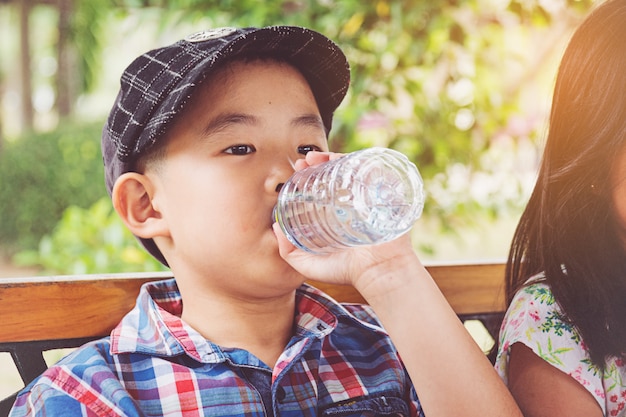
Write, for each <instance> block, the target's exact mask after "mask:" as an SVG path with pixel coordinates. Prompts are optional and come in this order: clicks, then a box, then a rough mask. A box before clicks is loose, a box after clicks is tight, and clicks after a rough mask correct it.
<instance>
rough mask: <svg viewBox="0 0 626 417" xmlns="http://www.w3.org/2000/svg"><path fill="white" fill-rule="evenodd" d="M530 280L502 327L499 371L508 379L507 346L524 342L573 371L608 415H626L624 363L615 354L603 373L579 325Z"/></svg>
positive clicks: (549, 293) (547, 289) (543, 286)
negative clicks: (567, 319) (565, 317)
mask: <svg viewBox="0 0 626 417" xmlns="http://www.w3.org/2000/svg"><path fill="white" fill-rule="evenodd" d="M540 278H542V276H537V277H536V278H535V279H533V280H531V282H532V283H530V284H529V285H528V286H526V287H524V288H523V289H521V290H520V291H518V293H517V294H516V295H515V297H514V298H513V301H512V302H511V305H510V306H509V309H508V311H507V312H506V315H505V317H504V321H503V323H502V328H501V329H500V348H499V350H498V356H497V357H496V363H495V367H496V371H497V372H498V373H499V374H500V376H501V377H502V379H503V380H504V382H505V383H507V382H508V369H507V367H508V362H509V348H510V347H511V345H513V344H514V343H517V342H520V343H523V344H524V345H526V346H527V347H528V348H530V349H531V350H532V351H533V352H534V353H535V354H536V355H537V356H539V357H540V358H542V359H543V360H545V361H546V362H548V363H550V364H551V365H553V366H555V367H556V368H558V369H560V370H561V371H563V372H565V373H566V374H568V375H570V376H571V377H572V378H574V379H575V380H576V381H578V382H579V383H580V384H581V385H582V386H584V387H585V388H586V389H587V391H589V392H590V393H591V394H592V395H593V397H594V398H595V399H596V401H597V402H598V404H599V405H600V407H601V408H602V412H603V413H604V415H605V416H623V417H626V385H625V383H626V364H625V363H624V361H623V360H622V359H617V358H611V359H609V360H608V361H607V362H606V369H605V371H604V373H602V371H600V370H599V369H598V368H597V367H596V366H594V365H593V363H592V362H591V360H590V359H589V355H588V354H587V348H586V346H585V342H584V341H583V340H582V339H581V337H580V335H579V334H578V332H577V331H576V329H575V328H574V327H573V326H572V325H570V324H568V323H566V322H564V321H563V320H561V318H560V317H561V309H560V307H559V306H558V304H557V303H556V302H555V300H554V296H553V295H552V291H550V287H549V286H548V285H547V284H545V283H542V282H538V281H537V279H540Z"/></svg>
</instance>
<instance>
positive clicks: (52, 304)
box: [0, 262, 505, 417]
mask: <svg viewBox="0 0 626 417" xmlns="http://www.w3.org/2000/svg"><path fill="white" fill-rule="evenodd" d="M428 270H429V271H430V273H431V275H432V276H433V278H434V279H435V281H436V282H437V284H438V285H439V287H440V288H441V290H442V292H443V293H444V295H445V296H446V298H447V299H448V302H449V303H450V304H451V306H452V307H453V308H454V310H455V311H456V313H457V314H458V315H459V318H460V319H461V320H463V321H467V320H478V321H480V322H481V323H483V325H484V326H485V328H486V329H487V330H488V331H489V333H490V334H491V336H492V337H493V338H494V339H495V337H496V335H497V332H498V327H499V325H500V321H501V320H502V316H503V310H504V306H505V304H504V284H503V283H504V263H502V262H485V263H471V264H469V263H463V264H461V263H459V264H450V263H446V264H437V265H434V264H433V265H429V266H428ZM168 277H171V273H169V272H164V273H154V272H152V273H132V274H108V275H104V274H100V275H80V276H48V277H43V276H42V277H28V278H5V279H0V318H1V320H2V323H1V325H0V352H9V353H10V354H11V356H12V358H13V361H14V363H15V366H16V368H17V370H18V372H19V374H20V376H21V378H22V380H23V382H24V384H28V383H29V382H30V381H32V380H33V379H34V378H36V377H37V376H38V375H39V374H41V373H42V372H43V371H44V370H45V369H46V368H47V365H46V362H45V360H44V357H43V352H45V351H47V350H53V349H60V348H74V347H77V346H80V345H82V344H83V343H85V342H87V341H89V340H93V339H96V338H99V337H102V336H105V335H108V334H109V333H110V331H111V329H112V328H113V327H114V326H115V325H116V324H117V323H118V322H119V320H120V319H121V317H122V316H123V315H124V314H125V313H127V312H128V311H129V310H130V309H131V308H132V307H133V306H134V305H135V298H136V296H137V294H138V292H139V287H140V286H141V285H142V284H143V283H145V282H147V281H153V280H157V279H164V278H168ZM312 284H313V285H315V286H317V287H318V288H320V289H322V290H324V291H326V292H327V293H328V294H330V295H331V296H332V297H334V298H335V299H337V300H338V301H341V302H356V303H363V302H364V300H363V298H362V297H361V295H360V294H359V293H358V292H357V291H356V290H355V289H354V288H352V287H347V286H333V285H327V284H322V283H312ZM86 300H90V301H89V303H87V302H86ZM15 395H16V394H14V395H11V396H9V397H7V398H5V399H4V400H2V401H1V402H0V417H4V416H6V415H8V412H9V409H10V408H11V405H12V404H13V401H14V399H15Z"/></svg>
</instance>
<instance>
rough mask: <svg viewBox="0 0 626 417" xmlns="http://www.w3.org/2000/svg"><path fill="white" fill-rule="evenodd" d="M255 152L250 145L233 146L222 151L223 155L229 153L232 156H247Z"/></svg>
mask: <svg viewBox="0 0 626 417" xmlns="http://www.w3.org/2000/svg"><path fill="white" fill-rule="evenodd" d="M255 151H256V149H255V148H254V146H250V145H234V146H231V147H229V148H226V149H225V150H224V152H225V153H230V154H233V155H247V154H249V153H252V152H255Z"/></svg>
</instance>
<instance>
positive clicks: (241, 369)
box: [10, 279, 423, 417]
mask: <svg viewBox="0 0 626 417" xmlns="http://www.w3.org/2000/svg"><path fill="white" fill-rule="evenodd" d="M296 304H297V308H296V318H295V323H296V326H295V331H294V335H293V336H292V339H291V341H290V342H289V344H288V345H287V347H286V348H285V350H284V352H283V354H282V355H281V356H280V358H279V360H278V362H277V364H276V366H275V367H274V369H270V368H268V367H267V365H265V364H264V363H262V362H261V361H260V360H259V359H257V358H256V357H254V356H253V355H251V354H250V353H248V352H246V351H244V350H240V349H222V348H220V347H219V346H217V345H215V344H213V343H211V342H209V341H207V340H205V339H204V338H203V337H202V336H201V335H200V334H199V333H198V332H196V331H195V330H193V329H192V328H191V327H189V326H188V325H186V324H185V323H184V322H183V321H182V320H181V319H180V318H179V317H180V313H181V311H182V300H181V298H180V293H179V292H178V289H177V287H176V283H175V281H174V280H173V279H172V280H166V281H160V282H156V283H148V284H146V285H144V287H143V288H142V290H141V293H140V294H139V297H138V299H137V305H136V306H135V308H134V309H133V310H132V311H131V312H130V313H128V315H126V316H125V317H124V318H123V319H122V321H121V323H120V324H119V325H118V326H117V327H116V328H115V329H114V330H113V332H112V333H111V336H110V337H107V338H104V339H101V340H97V341H94V342H91V343H88V344H86V345H84V346H83V347H81V348H79V349H77V350H76V351H74V352H73V353H72V354H70V355H69V356H68V357H66V358H65V359H63V360H62V361H60V362H59V363H58V364H56V365H54V366H52V367H51V368H50V369H48V370H47V371H46V372H45V373H44V374H43V375H42V376H40V377H39V378H38V379H36V380H35V381H33V383H31V384H30V385H29V386H28V387H26V388H25V389H24V390H23V391H22V392H21V393H20V394H19V396H18V398H17V400H16V402H15V405H14V408H13V409H12V411H11V414H10V416H11V417H18V416H26V415H37V416H45V417H48V416H81V415H82V416H180V415H184V416H240V417H248V416H250V417H251V416H264V415H266V408H265V407H266V406H267V407H268V411H269V413H268V414H274V415H275V416H317V415H322V416H331V415H336V416H360V415H367V416H378V415H385V416H389V415H394V416H395V415H397V416H409V415H410V416H423V413H422V411H421V406H420V404H419V401H418V399H417V395H416V393H415V390H414V389H413V387H412V384H411V381H410V380H409V377H408V374H407V373H406V370H405V369H404V367H403V365H402V363H401V362H400V359H399V357H398V353H397V352H396V350H395V348H394V347H393V345H392V343H391V340H390V339H389V337H388V335H387V334H386V333H385V332H384V330H383V329H382V328H381V327H380V325H379V323H378V322H377V320H376V318H375V316H374V314H373V312H372V310H371V309H370V308H369V307H368V306H362V305H340V304H337V303H336V302H334V301H333V300H332V299H330V298H328V297H327V296H326V295H324V294H323V293H322V292H320V291H318V290H316V289H314V288H312V287H310V286H306V285H304V286H302V287H301V288H300V289H299V290H298V291H297V303H296ZM251 372H252V373H251ZM259 373H260V374H259ZM262 374H266V375H267V381H268V384H267V385H266V387H265V389H264V388H263V387H260V386H259V385H260V384H259V383H258V381H259V380H258V378H256V377H251V375H256V376H257V377H258V375H262ZM270 378H271V379H270ZM255 381H256V383H255ZM261 385H262V384H261ZM263 391H265V392H263ZM264 400H265V401H264ZM268 402H271V404H267V403H268Z"/></svg>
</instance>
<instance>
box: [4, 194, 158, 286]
mask: <svg viewBox="0 0 626 417" xmlns="http://www.w3.org/2000/svg"><path fill="white" fill-rule="evenodd" d="M14 259H15V261H16V263H18V264H21V265H27V266H37V267H41V268H43V269H44V271H43V272H44V273H46V274H91V273H109V272H110V273H113V272H133V271H161V270H165V267H164V266H163V265H161V264H160V263H159V262H158V261H157V260H155V259H154V258H153V257H152V256H150V255H149V254H148V252H147V251H146V250H144V249H143V248H142V247H141V245H140V243H139V242H138V241H137V240H136V239H135V238H134V237H133V235H132V234H131V233H130V231H128V229H127V228H126V227H125V226H124V225H123V223H122V222H121V220H120V218H119V216H118V215H117V213H116V212H115V210H113V207H112V205H111V200H110V199H109V198H108V197H103V198H101V199H100V200H98V201H97V202H96V203H94V204H93V205H92V206H91V207H90V208H88V209H83V208H80V207H77V206H71V207H69V208H68V209H67V210H65V212H64V213H63V218H62V219H61V221H60V222H59V223H58V224H57V226H56V227H55V229H54V232H53V233H52V234H51V235H47V236H44V237H43V239H41V242H40V243H39V249H38V250H31V251H22V252H20V253H18V254H17V255H16V256H15V258H14Z"/></svg>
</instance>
